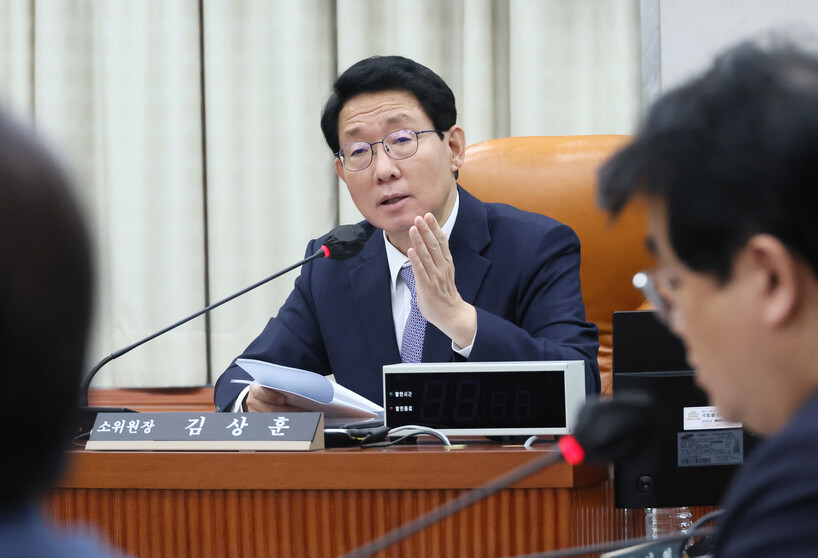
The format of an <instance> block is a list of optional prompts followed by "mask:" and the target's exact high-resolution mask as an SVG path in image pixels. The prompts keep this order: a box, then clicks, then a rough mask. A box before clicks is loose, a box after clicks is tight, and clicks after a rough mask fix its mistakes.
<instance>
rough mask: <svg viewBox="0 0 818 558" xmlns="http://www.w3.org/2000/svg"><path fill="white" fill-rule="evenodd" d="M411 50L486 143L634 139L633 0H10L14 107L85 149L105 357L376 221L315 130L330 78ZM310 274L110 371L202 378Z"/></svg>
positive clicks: (79, 165)
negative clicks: (360, 223) (326, 238)
mask: <svg viewBox="0 0 818 558" xmlns="http://www.w3.org/2000/svg"><path fill="white" fill-rule="evenodd" d="M374 54H402V55H405V56H408V57H411V58H414V59H416V60H418V61H419V62H422V63H424V64H426V65H428V66H429V67H431V68H432V69H434V70H435V71H436V72H438V73H439V74H440V75H441V76H442V77H443V78H444V79H445V80H446V81H447V82H448V83H449V84H450V85H451V86H452V89H453V90H454V92H455V95H456V97H457V100H458V110H459V121H460V123H461V125H463V126H464V128H465V130H466V136H467V140H468V143H475V142H478V141H483V140H486V139H489V138H493V137H502V136H509V135H566V134H588V133H629V132H632V131H633V128H634V126H635V123H636V119H637V115H638V111H639V107H640V96H639V91H640V89H639V88H640V77H639V68H640V58H639V56H640V54H639V3H638V1H637V0H496V1H491V0H413V1H411V2H406V1H402V2H398V1H391V0H336V1H328V0H301V1H299V2H292V1H288V0H201V2H197V1H196V0H164V1H163V0H117V1H116V2H110V1H106V0H36V1H34V0H0V103H2V104H3V105H5V106H6V107H7V109H10V110H12V111H13V112H15V113H17V114H18V115H21V116H22V117H24V118H26V119H28V120H29V121H30V122H32V123H33V124H34V126H35V127H36V129H37V130H38V133H39V134H40V135H41V136H42V137H43V138H44V139H46V141H49V142H50V143H52V144H53V145H54V146H55V148H56V149H58V150H59V152H60V153H61V154H62V156H63V157H64V158H65V160H66V161H68V162H69V164H70V166H71V167H72V169H73V171H74V173H75V175H76V177H77V182H78V184H79V185H80V190H81V192H80V193H81V196H82V199H83V201H84V202H85V204H86V207H87V210H88V215H89V219H90V222H91V226H92V230H93V233H94V237H95V239H96V242H97V251H98V268H99V277H100V281H99V282H100V285H99V290H98V292H99V296H98V299H99V302H98V308H97V319H96V324H97V325H96V331H95V335H94V340H93V343H92V346H91V361H92V362H90V363H89V365H91V364H93V363H94V362H95V361H96V360H98V359H100V358H102V357H103V356H104V355H106V354H108V353H110V352H112V351H113V350H115V349H119V348H120V347H123V346H125V345H128V344H130V343H132V342H134V341H136V340H138V339H140V338H142V337H144V336H146V335H148V334H149V333H151V332H153V331H155V330H158V329H160V328H162V327H164V326H166V325H168V324H170V323H172V322H175V321H176V320H178V319H180V318H182V317H184V316H186V315H187V314H190V313H192V312H194V311H196V310H198V309H199V308H201V307H203V306H204V305H205V304H207V303H208V302H214V301H216V300H219V299H221V298H223V297H224V296H226V295H228V294H230V293H232V292H234V291H236V290H238V289H240V288H242V287H244V286H246V285H248V284H250V283H253V282H255V281H257V280H259V279H261V278H263V277H265V276H267V275H270V274H272V273H273V272H275V271H277V270H279V269H281V268H283V267H285V266H287V265H289V264H291V263H293V262H295V261H296V260H298V259H300V258H301V257H303V252H304V248H305V246H306V242H307V240H308V239H310V238H313V237H315V236H317V235H319V234H321V233H323V232H325V231H326V230H328V229H329V228H331V227H332V226H334V225H335V224H337V223H338V222H354V221H357V220H359V219H360V216H359V214H358V212H357V210H356V209H355V208H354V206H353V205H352V203H351V201H350V200H349V197H348V195H347V193H346V189H345V187H343V185H342V184H339V182H338V180H337V177H336V176H335V173H334V171H333V159H332V155H331V154H330V153H329V150H328V149H327V147H326V145H325V143H324V140H323V137H322V136H321V132H320V128H319V125H318V120H319V115H320V110H321V108H322V106H323V103H324V101H325V99H326V97H327V95H328V93H329V88H330V85H331V83H332V80H333V79H334V77H335V76H336V75H337V73H338V72H339V71H342V70H343V69H345V68H346V67H348V66H349V65H351V64H352V63H354V62H355V61H357V60H359V59H361V58H363V57H366V56H371V55H374ZM295 276H296V273H295V272H293V273H291V274H289V275H287V276H285V277H282V278H281V279H278V280H277V281H275V282H273V283H270V284H268V285H266V286H264V287H261V288H260V289H258V290H257V291H254V292H253V293H250V294H248V295H245V296H244V297H243V298H241V299H239V300H236V301H234V302H231V303H230V304H228V305H226V306H225V307H223V308H220V309H217V310H215V311H214V312H213V313H212V314H211V315H210V316H209V318H208V319H205V318H197V319H196V320H194V321H193V322H191V323H190V324H188V325H185V326H182V327H181V328H180V329H179V330H176V331H174V332H172V333H169V334H167V335H165V336H164V337H162V338H160V339H157V340H155V341H152V342H150V343H149V344H147V345H145V346H143V347H140V348H138V349H136V350H134V351H133V352H132V353H129V354H127V355H125V356H123V357H121V358H120V359H118V360H116V361H114V362H113V363H111V364H110V365H108V366H107V367H106V368H104V369H103V371H102V372H100V374H99V376H98V379H97V380H96V381H95V383H94V385H95V386H99V387H103V386H112V385H113V386H184V385H202V384H205V383H207V382H209V381H211V380H212V379H215V378H216V377H217V376H218V374H219V373H220V372H221V371H222V370H223V369H224V368H225V367H226V366H227V365H228V364H229V362H230V361H231V359H232V358H233V357H234V356H235V355H236V354H238V353H239V352H240V351H241V350H242V349H243V348H244V347H245V346H246V345H247V343H249V342H250V341H251V340H252V339H253V337H254V336H255V335H257V334H258V332H259V331H260V330H261V329H262V328H263V327H264V324H265V323H266V321H267V319H268V318H269V317H270V316H273V315H275V313H276V312H277V310H278V307H279V306H280V305H281V303H282V302H283V301H284V299H285V297H286V295H287V294H288V293H289V291H290V289H291V287H292V282H293V280H294V278H295Z"/></svg>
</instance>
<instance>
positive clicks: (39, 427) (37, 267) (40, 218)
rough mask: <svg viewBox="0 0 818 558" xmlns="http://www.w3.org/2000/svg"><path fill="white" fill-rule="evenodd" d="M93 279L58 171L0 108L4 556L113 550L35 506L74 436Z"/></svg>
mask: <svg viewBox="0 0 818 558" xmlns="http://www.w3.org/2000/svg"><path fill="white" fill-rule="evenodd" d="M92 282H93V269H92V261H91V252H90V244H89V238H88V233H87V231H86V228H85V225H84V222H83V218H82V215H81V213H80V211H79V207H78V206H77V204H76V202H75V200H74V199H73V197H72V194H71V186H70V183H69V181H68V179H67V178H66V175H65V174H64V173H63V171H62V170H61V168H60V165H59V164H58V163H57V162H56V160H55V159H54V157H53V156H51V155H50V154H49V153H48V151H47V150H46V149H45V148H44V147H43V146H42V145H41V144H40V143H39V142H38V141H37V140H36V139H34V137H33V135H32V134H31V133H30V132H29V131H27V130H25V129H24V128H23V127H21V126H19V125H17V124H15V123H14V122H13V121H12V120H11V119H10V118H9V117H8V116H7V115H6V114H4V113H2V112H0V366H2V370H3V376H4V378H3V383H4V389H5V390H6V393H8V394H10V397H9V398H8V399H7V400H6V401H5V402H4V403H3V405H0V424H2V425H3V427H4V430H5V434H4V436H3V445H2V447H3V450H2V459H0V476H1V477H2V478H3V479H4V484H3V487H2V489H0V557H2V558H5V557H9V558H11V557H13V558H27V557H37V558H49V557H56V556H59V557H63V558H65V557H69V558H73V557H77V558H80V557H82V558H97V557H113V556H120V554H118V553H117V552H116V551H113V550H112V549H110V548H106V547H105V546H104V544H103V543H100V542H97V541H96V540H94V539H93V538H92V537H91V536H90V535H81V534H78V529H77V528H76V527H74V528H69V527H65V528H61V527H57V526H55V525H52V524H50V522H49V521H48V520H47V519H46V518H45V517H44V516H43V514H42V512H41V510H40V507H41V505H42V502H41V499H42V497H43V495H44V493H45V491H46V490H47V489H48V488H49V486H50V485H51V484H52V483H53V482H54V481H55V480H56V479H57V478H58V476H59V475H60V473H61V472H62V470H63V467H64V465H65V461H66V450H67V448H68V445H69V444H70V440H71V436H72V432H71V425H72V424H73V423H74V413H75V412H76V406H77V396H78V391H79V390H78V388H79V385H80V380H81V376H82V373H83V370H84V367H85V350H86V342H87V338H88V330H89V322H90V316H91V303H92ZM32 385H36V386H37V387H36V390H35V391H33V392H32V390H31V386H32ZM25 393H32V394H33V395H34V396H35V398H34V400H33V401H32V399H31V398H29V397H23V396H22V394H25Z"/></svg>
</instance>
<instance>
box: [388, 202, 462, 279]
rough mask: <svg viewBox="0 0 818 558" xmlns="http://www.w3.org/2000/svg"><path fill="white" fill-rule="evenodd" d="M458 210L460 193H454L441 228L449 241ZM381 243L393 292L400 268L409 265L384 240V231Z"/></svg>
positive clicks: (407, 259)
mask: <svg viewBox="0 0 818 558" xmlns="http://www.w3.org/2000/svg"><path fill="white" fill-rule="evenodd" d="M459 208H460V192H455V198H454V207H452V213H451V214H450V215H449V218H448V219H446V222H445V223H443V226H442V227H441V228H442V229H443V230H444V231H445V232H446V236H448V237H449V239H451V238H452V229H454V223H455V221H456V220H457V210H458V209H459ZM383 241H384V245H385V246H386V259H387V261H388V262H389V277H390V278H391V281H392V290H394V289H395V288H396V286H397V284H398V274H399V273H400V270H401V268H402V267H405V266H406V265H407V264H408V263H409V258H407V257H406V255H405V254H401V252H400V250H398V249H397V248H395V247H394V246H392V244H390V243H389V239H388V238H386V231H383Z"/></svg>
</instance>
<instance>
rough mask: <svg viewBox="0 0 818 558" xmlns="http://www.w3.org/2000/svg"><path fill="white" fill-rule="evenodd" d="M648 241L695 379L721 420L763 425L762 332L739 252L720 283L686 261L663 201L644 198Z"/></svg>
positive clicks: (749, 279)
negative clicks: (670, 232)
mask: <svg viewBox="0 0 818 558" xmlns="http://www.w3.org/2000/svg"><path fill="white" fill-rule="evenodd" d="M648 244H649V248H650V249H651V250H652V251H653V252H654V253H655V255H656V259H657V264H658V266H657V270H656V273H657V275H660V276H663V279H664V281H660V283H664V284H665V285H671V286H672V288H665V289H663V290H662V295H663V296H664V297H665V298H666V299H667V300H668V302H669V306H670V312H669V325H670V327H671V329H672V330H673V331H674V332H675V333H676V334H677V335H678V336H679V337H681V339H682V341H683V342H684V344H685V347H686V349H687V359H688V362H689V363H690V364H691V366H693V367H694V368H695V369H696V382H697V383H698V384H699V385H700V386H701V387H702V389H704V390H705V392H707V394H708V396H709V398H710V403H711V404H713V405H716V406H717V407H718V409H719V412H720V413H721V414H722V415H723V416H724V417H725V419H727V420H734V421H741V422H744V423H745V425H746V426H749V427H750V428H751V429H753V430H755V431H757V432H762V433H763V432H764V431H765V430H767V424H766V422H765V421H766V419H765V417H764V416H763V415H764V411H763V409H764V408H765V401H764V397H765V395H764V394H765V391H766V390H765V387H764V384H765V382H768V381H769V379H770V376H771V375H770V373H769V372H770V371H769V370H766V369H765V361H764V358H763V357H762V355H763V353H764V349H763V346H764V341H763V335H761V331H762V330H761V328H760V327H759V325H758V324H759V321H758V320H759V316H758V311H757V309H756V308H757V305H756V304H754V298H753V296H754V290H755V285H754V284H753V282H754V278H753V276H752V275H753V274H752V273H748V272H746V269H745V266H744V265H743V263H742V258H741V255H739V256H737V258H736V261H735V262H734V268H733V273H732V275H731V278H730V280H729V281H728V282H727V283H726V284H720V283H719V282H718V281H717V280H716V279H715V278H714V277H712V276H711V275H709V274H705V273H699V272H696V271H693V270H691V269H689V268H688V267H686V266H685V265H684V264H683V263H682V262H681V261H680V260H679V259H678V257H677V256H676V254H675V252H674V251H673V248H672V247H671V245H670V240H669V236H668V221H667V207H666V205H665V203H664V202H662V201H658V200H648Z"/></svg>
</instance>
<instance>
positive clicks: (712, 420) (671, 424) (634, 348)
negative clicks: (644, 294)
mask: <svg viewBox="0 0 818 558" xmlns="http://www.w3.org/2000/svg"><path fill="white" fill-rule="evenodd" d="M623 389H640V390H644V391H647V392H649V393H651V394H653V396H654V399H655V400H656V401H657V402H658V403H659V404H658V408H659V411H660V416H659V417H658V423H657V425H656V432H655V435H654V437H653V439H652V440H649V441H646V442H645V444H644V447H643V448H642V449H641V450H640V451H638V452H635V453H634V454H633V455H629V456H627V457H625V458H623V459H621V460H619V461H617V462H616V463H615V464H614V494H615V503H616V507H618V508H667V507H677V506H709V505H717V504H718V503H719V501H720V500H721V496H722V493H723V492H724V489H725V488H726V487H727V484H728V482H729V481H730V478H731V477H732V476H733V474H734V473H735V471H736V469H737V468H738V467H739V465H740V464H741V463H743V461H744V457H745V456H746V455H747V453H748V451H749V450H750V449H751V448H752V446H753V445H754V443H755V437H753V436H751V435H750V434H748V433H747V432H744V430H743V429H742V428H740V427H739V428H735V427H733V428H729V427H727V428H726V427H724V426H728V425H726V424H725V423H723V422H719V421H720V417H719V416H718V415H717V414H716V412H715V409H714V408H712V407H710V404H709V402H708V399H707V396H706V395H705V393H704V392H703V391H702V390H701V389H700V388H699V387H698V386H696V385H695V382H694V377H693V370H692V367H691V366H690V365H689V364H688V363H687V360H686V358H685V349H684V346H683V344H682V342H681V340H680V339H679V338H678V337H677V336H676V335H674V334H673V333H672V332H671V331H670V330H669V329H668V328H667V327H666V326H665V325H664V324H663V323H661V322H660V321H659V320H658V319H657V318H656V313H655V312H653V311H641V312H639V311H637V312H614V315H613V392H614V398H616V393H617V391H618V390H623Z"/></svg>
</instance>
